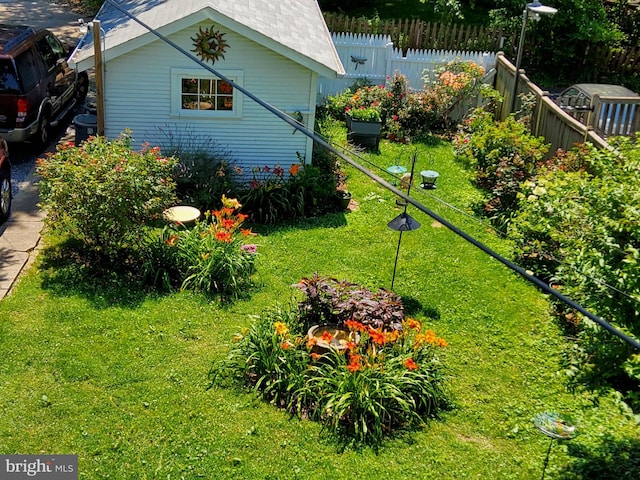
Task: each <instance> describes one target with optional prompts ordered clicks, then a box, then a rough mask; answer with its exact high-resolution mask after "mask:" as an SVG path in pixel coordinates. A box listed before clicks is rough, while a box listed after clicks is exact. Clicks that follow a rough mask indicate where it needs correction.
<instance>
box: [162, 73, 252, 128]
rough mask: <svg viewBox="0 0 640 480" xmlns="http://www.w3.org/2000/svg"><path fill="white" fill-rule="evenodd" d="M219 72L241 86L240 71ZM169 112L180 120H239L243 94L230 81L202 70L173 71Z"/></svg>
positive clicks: (241, 76) (241, 75) (241, 77)
mask: <svg viewBox="0 0 640 480" xmlns="http://www.w3.org/2000/svg"><path fill="white" fill-rule="evenodd" d="M220 73H221V74H222V75H224V76H225V77H226V78H228V79H229V80H231V81H232V82H234V83H236V84H238V85H242V80H243V74H242V71H239V70H238V71H225V72H220ZM171 113H172V115H176V116H182V117H184V116H193V117H224V118H229V117H240V116H241V115H242V94H240V92H238V91H237V89H235V88H233V86H232V85H231V84H230V83H229V82H226V81H224V80H222V79H220V78H218V77H216V76H214V75H212V74H209V73H207V72H203V71H202V69H198V70H196V69H172V70H171Z"/></svg>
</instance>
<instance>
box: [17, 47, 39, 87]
mask: <svg viewBox="0 0 640 480" xmlns="http://www.w3.org/2000/svg"><path fill="white" fill-rule="evenodd" d="M16 67H17V69H18V77H19V79H20V80H21V82H22V88H23V91H24V92H28V91H29V90H31V89H32V88H33V87H35V86H36V84H37V83H38V69H37V66H36V56H35V54H34V52H33V50H27V51H25V52H23V53H21V54H20V55H18V56H17V57H16Z"/></svg>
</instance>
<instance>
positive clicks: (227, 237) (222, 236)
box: [216, 232, 233, 243]
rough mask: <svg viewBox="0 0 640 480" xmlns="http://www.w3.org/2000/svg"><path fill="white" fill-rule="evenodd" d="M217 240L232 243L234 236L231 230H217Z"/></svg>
mask: <svg viewBox="0 0 640 480" xmlns="http://www.w3.org/2000/svg"><path fill="white" fill-rule="evenodd" d="M216 240H218V241H219V242H224V243H231V240H233V236H232V235H231V233H230V232H216Z"/></svg>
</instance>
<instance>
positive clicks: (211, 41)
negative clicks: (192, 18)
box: [191, 25, 229, 63]
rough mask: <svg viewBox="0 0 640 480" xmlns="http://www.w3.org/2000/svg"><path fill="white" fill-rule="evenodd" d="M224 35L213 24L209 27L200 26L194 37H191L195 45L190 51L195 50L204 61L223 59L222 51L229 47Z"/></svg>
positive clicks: (213, 61)
mask: <svg viewBox="0 0 640 480" xmlns="http://www.w3.org/2000/svg"><path fill="white" fill-rule="evenodd" d="M224 36H225V34H224V33H220V31H219V30H215V26H214V25H212V26H211V27H210V28H202V27H200V29H199V31H198V34H197V35H196V36H195V38H194V37H192V38H191V40H192V41H193V46H194V47H195V48H194V49H193V50H191V51H192V52H195V53H196V54H197V55H198V56H199V57H200V58H202V60H203V61H205V62H206V61H207V60H210V61H211V63H216V60H220V59H221V58H222V59H224V53H225V52H226V51H227V49H228V48H229V44H228V43H227V42H226V40H225V39H224Z"/></svg>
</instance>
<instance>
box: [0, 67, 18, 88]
mask: <svg viewBox="0 0 640 480" xmlns="http://www.w3.org/2000/svg"><path fill="white" fill-rule="evenodd" d="M0 93H20V84H19V83H18V76H17V74H16V71H15V70H14V68H13V63H11V61H10V60H0Z"/></svg>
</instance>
